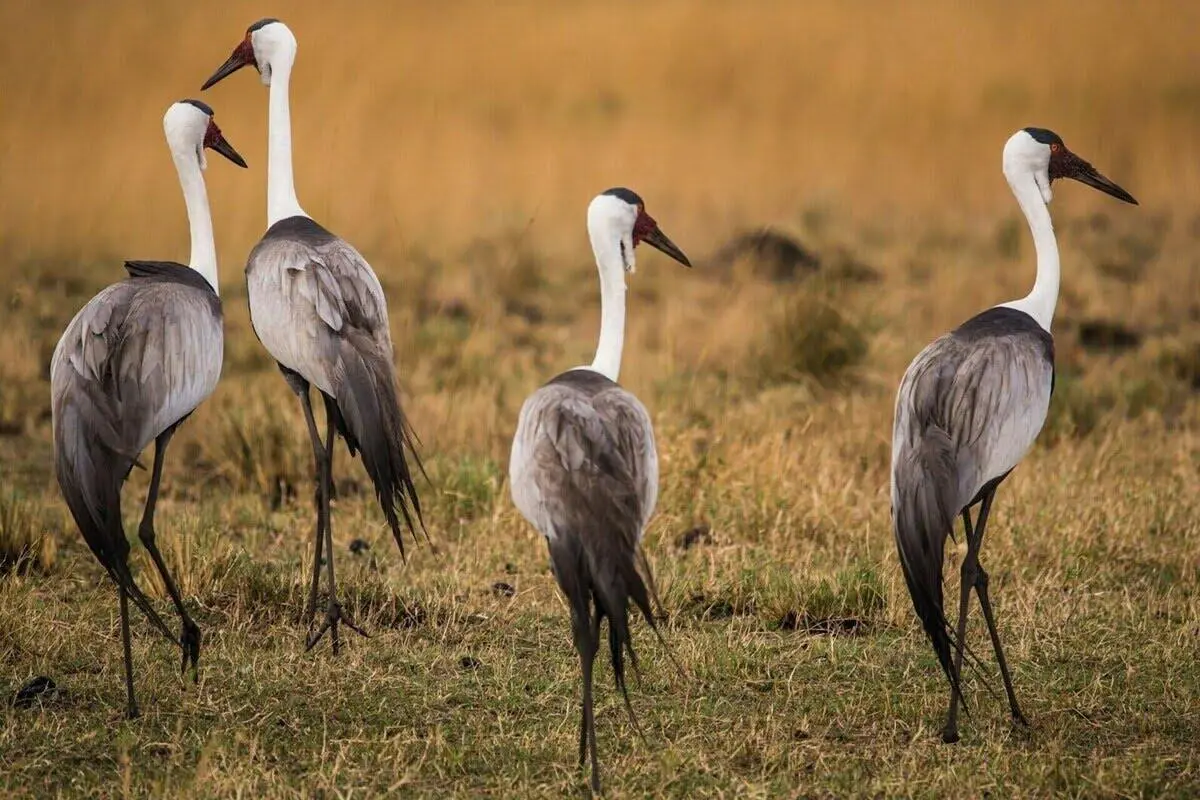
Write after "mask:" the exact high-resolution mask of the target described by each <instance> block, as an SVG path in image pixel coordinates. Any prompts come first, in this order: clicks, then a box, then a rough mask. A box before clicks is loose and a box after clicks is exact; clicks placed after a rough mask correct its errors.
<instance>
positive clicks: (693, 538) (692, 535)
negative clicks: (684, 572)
mask: <svg viewBox="0 0 1200 800" xmlns="http://www.w3.org/2000/svg"><path fill="white" fill-rule="evenodd" d="M711 541H712V528H710V527H709V526H708V525H706V524H704V523H701V524H699V525H697V526H695V527H694V528H691V529H690V530H688V531H685V532H684V533H683V534H682V535H680V537H679V538H678V539H676V540H675V546H676V547H678V548H679V549H680V550H690V549H691V548H693V547H695V546H696V545H698V544H707V543H709V542H711Z"/></svg>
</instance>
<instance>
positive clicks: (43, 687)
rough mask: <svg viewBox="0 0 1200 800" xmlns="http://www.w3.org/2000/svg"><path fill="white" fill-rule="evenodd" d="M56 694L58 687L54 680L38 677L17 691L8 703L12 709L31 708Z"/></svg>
mask: <svg viewBox="0 0 1200 800" xmlns="http://www.w3.org/2000/svg"><path fill="white" fill-rule="evenodd" d="M57 693H58V685H57V684H56V683H55V682H54V680H53V679H52V678H47V677H45V676H44V675H39V676H38V677H36V678H31V679H30V680H29V681H28V682H27V683H26V684H25V685H24V686H22V687H21V688H20V689H18V690H17V691H16V693H14V694H13V696H12V700H10V701H9V702H10V704H11V705H12V707H13V708H31V707H32V706H33V704H34V703H39V702H43V701H45V700H50V699H51V698H53V697H54V695H56V694H57Z"/></svg>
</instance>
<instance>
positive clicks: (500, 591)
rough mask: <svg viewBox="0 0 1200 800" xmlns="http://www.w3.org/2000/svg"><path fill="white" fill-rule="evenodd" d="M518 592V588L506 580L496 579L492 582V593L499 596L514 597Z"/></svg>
mask: <svg viewBox="0 0 1200 800" xmlns="http://www.w3.org/2000/svg"><path fill="white" fill-rule="evenodd" d="M516 593H517V590H516V589H514V588H513V587H512V584H510V583H505V582H504V581H496V582H495V583H493V584H492V594H494V595H496V596H497V597H512V596H513V595H515V594H516Z"/></svg>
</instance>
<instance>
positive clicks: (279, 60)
mask: <svg viewBox="0 0 1200 800" xmlns="http://www.w3.org/2000/svg"><path fill="white" fill-rule="evenodd" d="M295 58H296V37H295V36H294V35H292V31H291V29H290V28H288V26H287V25H284V24H283V23H282V22H280V21H279V20H277V19H273V18H267V19H260V20H259V21H258V22H256V23H254V24H253V25H251V26H250V27H249V28H247V29H246V38H245V39H243V40H242V41H241V43H240V44H239V45H238V46H237V47H235V48H233V54H232V55H230V56H229V58H227V59H225V63H224V64H222V65H221V66H219V67H217V71H216V72H214V73H213V74H212V77H211V78H209V79H208V80H206V81H205V82H204V85H203V86H201V87H200V91H204V90H205V89H207V88H208V87H210V86H212V85H213V84H215V83H218V82H219V81H221V80H223V79H224V78H226V77H228V76H229V75H232V74H233V73H235V72H237V71H238V70H239V69H241V68H242V67H248V66H250V65H254V68H255V69H257V70H258V74H259V75H260V76H261V77H262V82H263V85H265V86H270V85H271V73H272V72H274V70H275V69H276V68H280V67H282V68H284V69H287V68H290V67H291V65H292V61H293V60H294V59H295Z"/></svg>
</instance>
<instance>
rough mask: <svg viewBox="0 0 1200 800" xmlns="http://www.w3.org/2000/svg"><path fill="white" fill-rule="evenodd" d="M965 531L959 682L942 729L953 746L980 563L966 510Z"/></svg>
mask: <svg viewBox="0 0 1200 800" xmlns="http://www.w3.org/2000/svg"><path fill="white" fill-rule="evenodd" d="M962 521H963V529H964V531H965V532H966V540H967V555H966V557H965V558H964V559H963V563H962V568H961V586H960V587H959V595H958V630H957V634H958V639H957V641H956V644H957V647H956V648H955V653H954V679H955V680H956V681H958V682H959V686H958V687H957V688H956V687H955V686H953V685H951V687H950V710H949V711H948V712H947V713H946V726H945V727H944V728H942V741H943V742H945V743H947V744H952V743H954V742H957V741H958V701H959V692H960V691H961V687H962V662H963V651H964V650H965V649H966V646H967V645H966V641H967V639H966V637H967V610H968V609H969V602H970V599H971V587H972V586H974V585H975V569H976V565H977V563H978V553H977V550H976V547H977V546H976V543H975V537H974V535H973V533H972V530H971V511H970V509H967V508H964V509H963V512H962Z"/></svg>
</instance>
